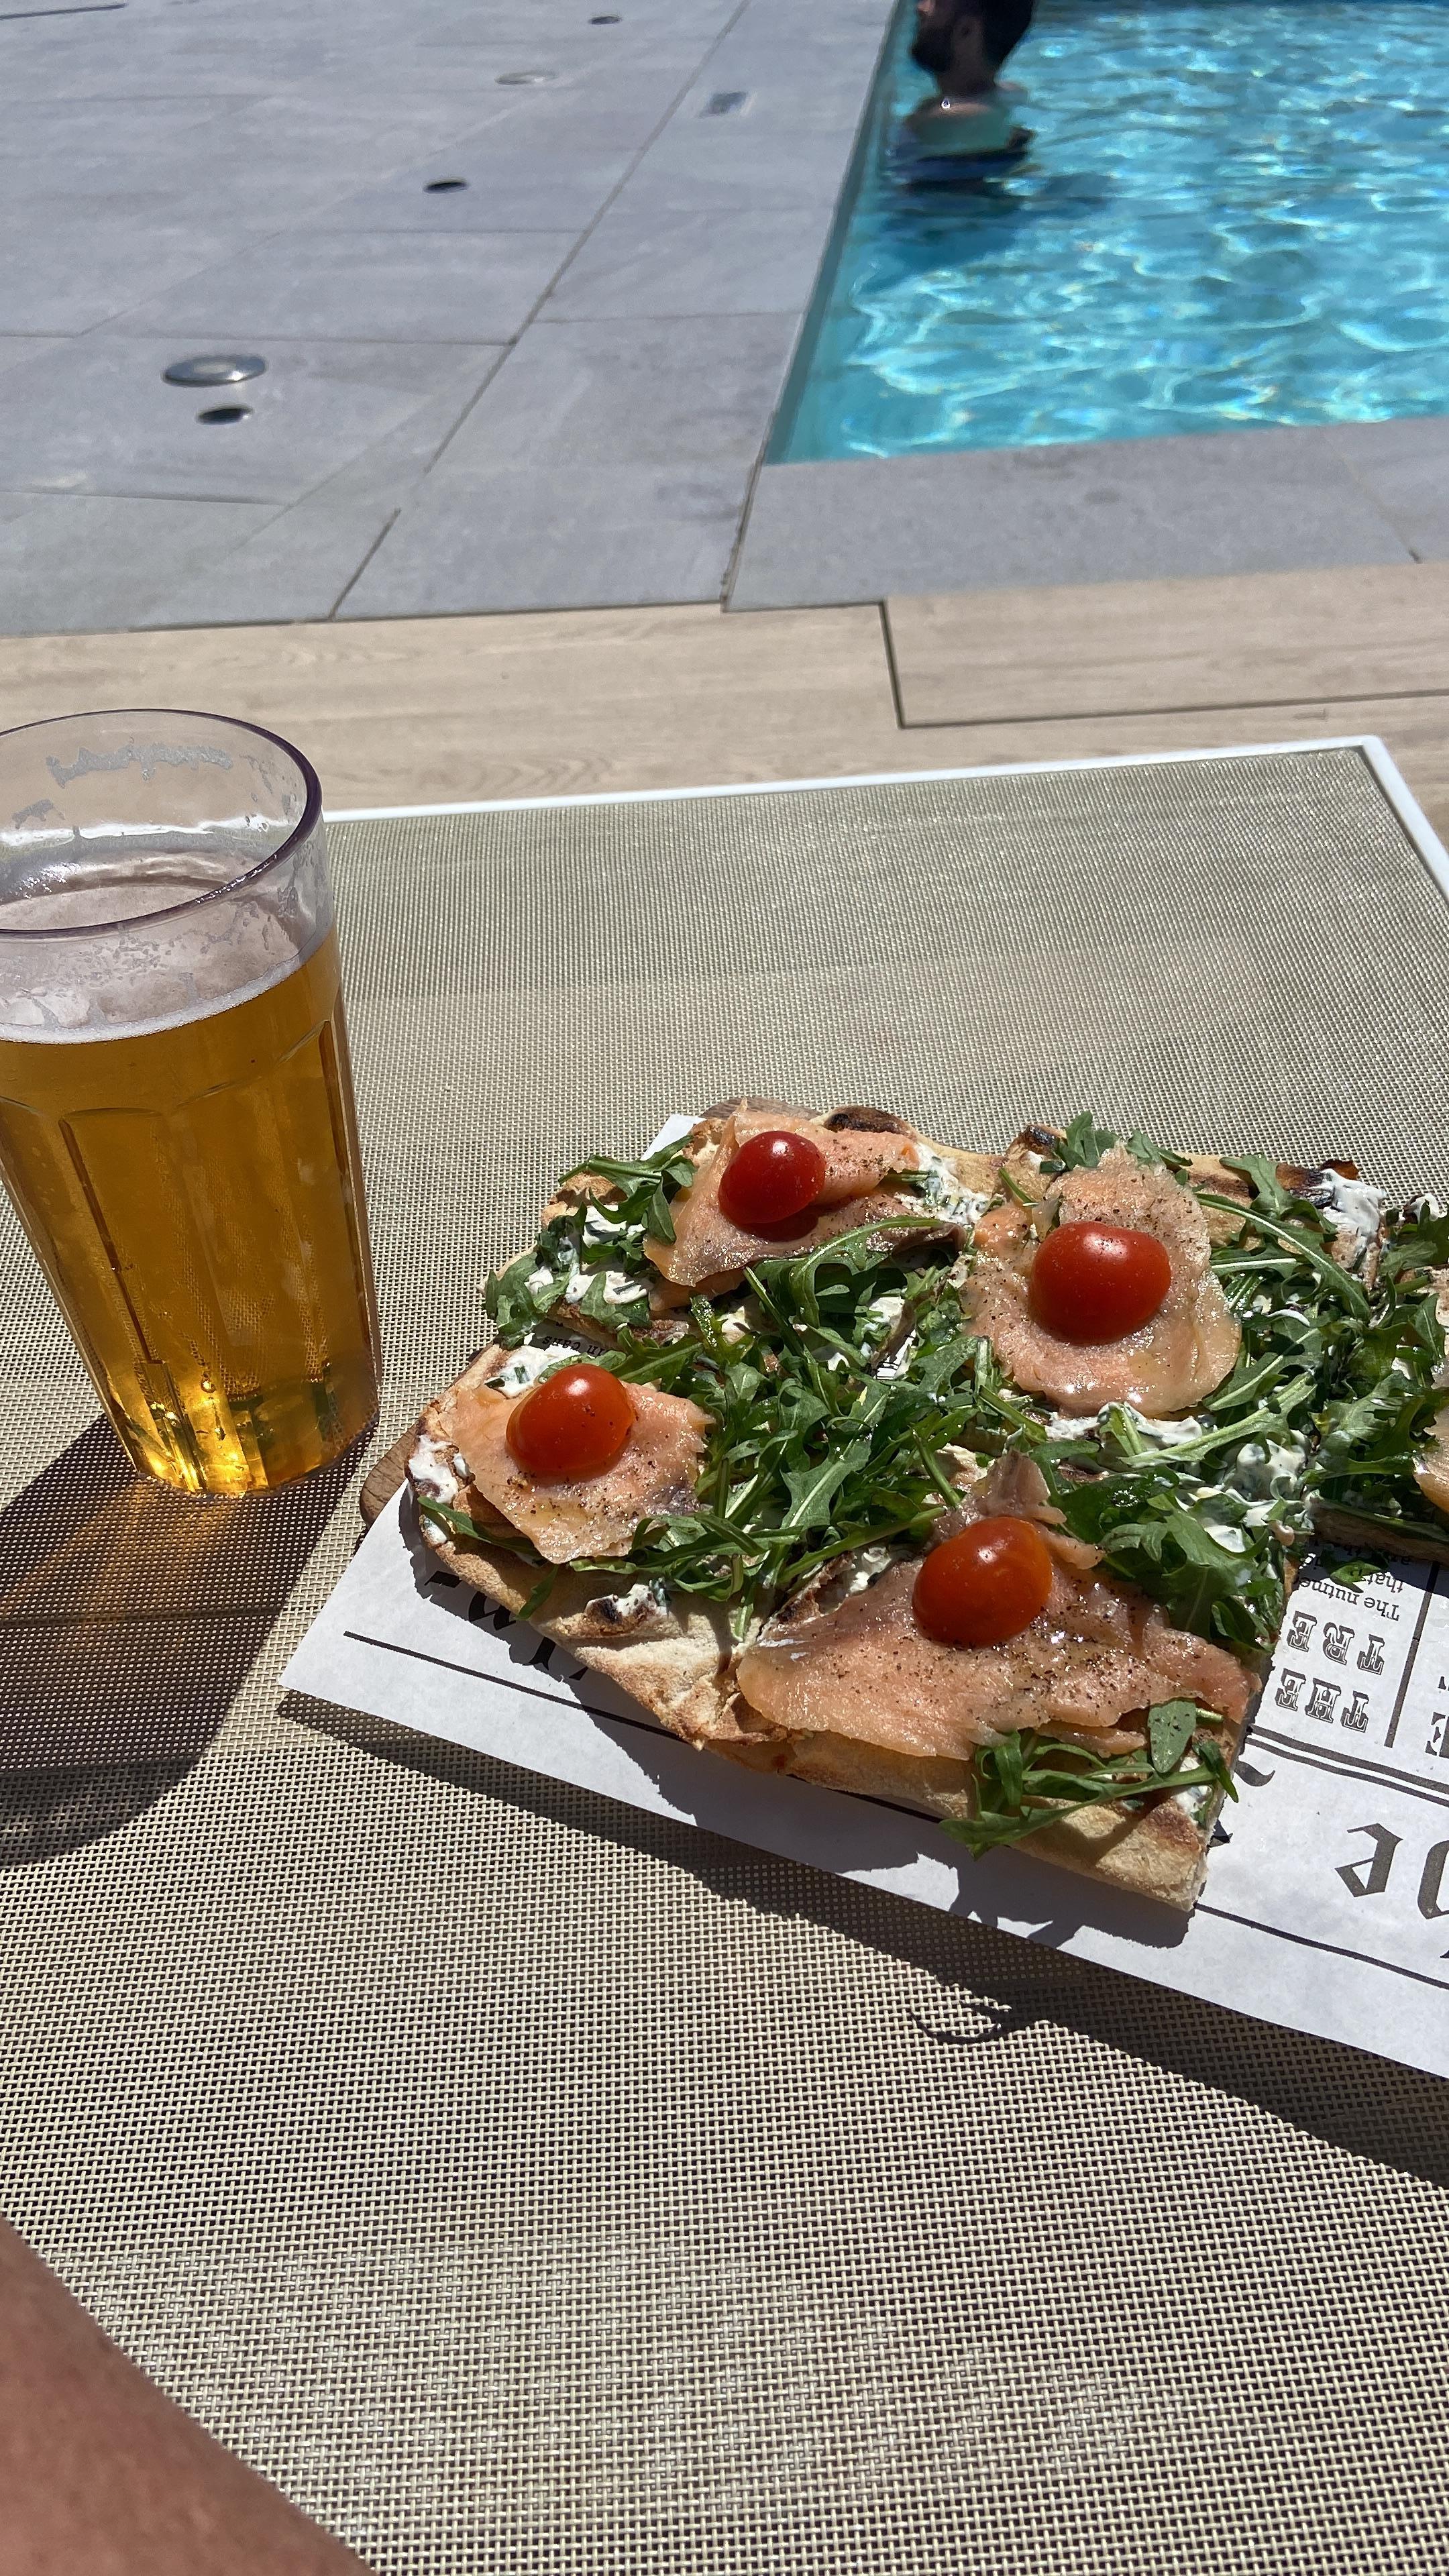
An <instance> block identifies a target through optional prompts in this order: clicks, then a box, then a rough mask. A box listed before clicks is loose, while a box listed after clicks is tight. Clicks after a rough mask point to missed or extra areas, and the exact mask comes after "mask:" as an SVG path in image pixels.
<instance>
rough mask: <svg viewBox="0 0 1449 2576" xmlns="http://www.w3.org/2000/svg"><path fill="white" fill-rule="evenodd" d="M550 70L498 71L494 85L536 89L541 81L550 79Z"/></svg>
mask: <svg viewBox="0 0 1449 2576" xmlns="http://www.w3.org/2000/svg"><path fill="white" fill-rule="evenodd" d="M553 78H554V74H553V73H552V72H500V73H499V75H498V78H497V81H496V83H495V84H494V86H495V87H496V88H498V89H537V88H538V86H539V84H540V83H541V82H542V81H551V80H552V79H553Z"/></svg>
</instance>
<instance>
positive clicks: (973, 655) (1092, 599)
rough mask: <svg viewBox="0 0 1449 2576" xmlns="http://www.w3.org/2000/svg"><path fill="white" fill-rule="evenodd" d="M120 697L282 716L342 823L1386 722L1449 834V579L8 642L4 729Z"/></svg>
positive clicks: (1292, 735) (1386, 571) (1270, 579)
mask: <svg viewBox="0 0 1449 2576" xmlns="http://www.w3.org/2000/svg"><path fill="white" fill-rule="evenodd" d="M124 705H133V706H134V705H143V706H144V705H150V706H203V707H212V708H217V709H220V710H223V711H225V712H227V713H229V714H235V715H244V716H250V717H252V718H253V719H254V720H255V721H257V722H259V723H262V724H266V725H269V726H271V727H272V728H274V729H275V730H276V731H277V732H279V733H282V734H285V735H287V736H288V737H290V738H291V739H292V740H294V741H296V742H298V743H299V744H301V745H302V747H303V748H304V749H305V750H306V751H307V752H308V753H309V754H310V756H311V758H312V759H313V760H314V761H315V763H316V765H317V768H318V770H319V771H320V773H321V777H322V783H323V788H324V792H325V795H326V799H327V803H328V805H329V807H331V808H332V809H334V810H337V809H342V808H347V807H356V806H369V805H394V804H397V805H402V804H423V803H433V802H438V803H443V802H450V801H453V800H458V801H466V800H469V799H473V798H479V799H482V798H488V797H508V796H549V795H569V794H581V793H588V792H590V791H608V790H610V789H616V788H629V787H671V786H701V785H709V784H711V783H719V784H725V783H732V782H737V781H745V780H752V779H768V778H792V777H794V778H800V777H838V776H841V775H846V774H849V773H851V772H856V771H872V770H896V769H903V770H904V769H936V768H950V767H955V766H960V765H969V764H975V763H978V762H979V763H996V762H1008V761H1017V760H1053V759H1071V758H1077V757H1081V756H1083V755H1087V754H1092V753H1108V752H1132V751H1157V750H1171V749H1185V748H1208V747H1212V746H1215V745H1218V744H1241V743H1253V742H1282V741H1290V740H1307V739H1312V738H1314V737H1316V736H1320V735H1329V734H1352V733H1377V734H1381V735H1382V736H1383V737H1384V739H1385V740H1386V741H1387V742H1388V745H1389V748H1390V750H1391V751H1392V752H1393V753H1394V755H1395V757H1396V759H1397V760H1398V761H1399V764H1400V766H1401V767H1402V769H1403V770H1404V772H1405V774H1406V776H1407V777H1408V779H1409V782H1410V785H1411V786H1412V787H1413V788H1414V789H1415V791H1416V793H1417V794H1418V796H1419V797H1420V800H1421V801H1422V802H1423V803H1424V805H1425V806H1426V807H1427V809H1428V811H1429V813H1430V815H1431V817H1432V818H1433V819H1434V820H1435V821H1436V822H1437V823H1438V825H1439V827H1440V829H1441V830H1443V831H1444V832H1445V833H1446V834H1449V566H1444V565H1433V564H1423V565H1413V566H1407V567H1405V566H1386V567H1382V568H1379V567H1368V568H1355V569H1353V570H1350V571H1345V572H1342V573H1316V572H1315V573H1288V574H1260V575H1252V576H1246V577H1241V578H1237V579H1233V580H1217V581H1203V582H1186V581H1174V582H1153V583H1140V582H1133V583H1120V584H1096V585H1093V586H1091V587H1089V588H1075V589H1072V590H1069V591H1043V590H1033V591H1017V592H1009V591H1008V592H995V593H976V594H970V595H968V594H957V595H956V596H955V597H949V598H945V599H938V600H910V601H898V602H893V603H891V604H890V605H889V607H887V608H885V609H879V608H875V607H854V608H822V609H803V610H782V611H775V612H768V613H758V614H752V615H735V616H729V617H726V616H723V615H721V614H720V612H719V611H717V610H715V609H713V608H707V607H684V608H641V609H604V610H581V611H569V612H559V613H543V614H538V615H530V616H517V617H513V616H500V617H464V618H429V619H389V620H379V621H376V622H373V623H363V622H358V623H356V624H346V625H343V624H319V625H293V626H254V627H222V628H206V629H187V630H181V631H176V632H170V633H166V632H154V631H153V632H148V633H141V634H105V635H60V636H40V637H35V636H30V637H25V638H9V639H0V726H8V725H17V724H24V723H27V722H30V721H32V720H34V719H36V718H39V717H42V716H46V715H55V714H61V713H65V712H67V711H69V710H73V709H77V708H83V707H102V706H124Z"/></svg>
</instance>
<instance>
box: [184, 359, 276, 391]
mask: <svg viewBox="0 0 1449 2576" xmlns="http://www.w3.org/2000/svg"><path fill="white" fill-rule="evenodd" d="M161 372H162V378H163V381H164V382H165V383H166V384H168V385H244V384H245V383H246V381H247V378H248V377H249V376H264V375H265V374H266V372H267V362H266V359H265V358H256V357H242V358H237V357H210V358H173V359H172V362H171V364H170V366H169V367H163V369H162V371H161Z"/></svg>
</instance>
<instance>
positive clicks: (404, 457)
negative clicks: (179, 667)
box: [154, 384, 469, 626]
mask: <svg viewBox="0 0 1449 2576" xmlns="http://www.w3.org/2000/svg"><path fill="white" fill-rule="evenodd" d="M468 399H469V389H468V388H467V387H465V386H463V385H460V384H454V385H451V386H446V387H444V388H442V389H441V390H440V391H439V392H437V393H435V394H433V395H431V396H430V397H429V399H428V400H427V401H426V402H425V403H421V404H419V406H418V408H417V410H416V411H414V412H411V413H410V414H409V416H408V418H407V419H406V420H405V421H404V422H403V423H402V424H401V426H400V427H399V428H397V429H395V430H393V431H392V432H390V434H389V435H388V436H387V437H386V438H380V439H378V440H377V441H376V442H375V443H374V444H373V445H372V446H371V447H369V448H368V449H367V450H366V451H365V453H364V454H362V455H361V456H358V457H356V458H354V460H353V462H352V463H351V464H350V465H346V466H344V467H343V468H342V470H341V472H340V473H337V474H334V475H333V476H331V478H330V479H329V480H328V481H327V482H325V483H323V484H320V485H319V486H318V487H317V489H316V490H315V491H312V492H309V493H307V494H306V495H305V496H304V498H303V499H302V500H300V501H297V502H295V503H294V504H293V506H292V507H291V508H290V509H287V510H283V511H281V512H279V513H278V514H277V516H276V517H274V518H268V519H266V520H265V521H264V522H263V523H262V524H261V525H259V526H258V527H257V528H256V529H255V530H253V531H248V530H240V531H238V534H237V537H236V540H235V542H233V543H230V544H229V545H228V546H227V548H226V549H225V551H223V552H220V553H214V554H209V555H207V556H206V557H205V558H204V559H203V560H202V561H201V562H200V563H199V565H198V566H197V568H196V569H195V570H194V571H193V572H190V573H187V574H183V575H181V576H180V577H179V578H178V579H177V580H176V581H175V582H174V583H172V584H171V585H170V586H169V587H168V589H167V592H166V599H165V616H164V618H157V619H156V620H155V621H154V622H156V623H158V624H161V623H175V624H179V625H183V626H192V625H195V626H252V625H266V624H269V623H273V622H275V621H276V620H278V619H292V618H306V619H312V618H318V619H320V618H326V617H330V616H331V615H332V614H333V612H334V610H335V609H336V606H337V603H338V601H339V600H340V599H341V597H342V596H343V593H344V592H345V591H346V590H347V589H348V588H349V586H350V585H351V583H352V581H353V580H354V578H355V577H356V575H357V574H358V573H359V572H360V571H361V569H362V566H363V565H364V563H365V562H366V561H367V559H368V557H369V556H370V555H371V553H372V552H373V550H374V548H375V547H376V545H377V544H378V542H379V540H380V539H381V538H382V537H383V536H384V535H385V534H386V532H387V530H388V529H389V528H390V527H391V525H392V523H393V521H394V519H395V518H396V517H397V515H398V510H399V506H400V503H401V500H402V498H403V496H404V495H405V494H406V493H408V492H409V491H411V490H413V489H415V488H416V486H417V485H418V483H419V482H420V480H421V478H422V476H423V475H424V474H425V472H426V471H427V468H428V466H429V465H430V464H431V462H432V460H433V457H434V456H435V455H436V453H437V451H438V449H439V448H440V447H441V446H442V444H443V442H444V440H445V439H446V438H447V436H448V433H449V431H450V430H451V429H452V428H453V427H454V425H455V423H456V421H457V419H458V415H459V411H460V409H461V408H463V406H464V405H465V403H466V402H467V400H468Z"/></svg>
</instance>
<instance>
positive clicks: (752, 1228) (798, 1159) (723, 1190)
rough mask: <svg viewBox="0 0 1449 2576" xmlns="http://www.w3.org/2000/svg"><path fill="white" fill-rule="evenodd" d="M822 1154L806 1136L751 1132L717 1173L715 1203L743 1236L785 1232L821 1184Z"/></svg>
mask: <svg viewBox="0 0 1449 2576" xmlns="http://www.w3.org/2000/svg"><path fill="white" fill-rule="evenodd" d="M825 1170H826V1165H825V1157H824V1155H823V1154H822V1153H821V1151H820V1148H819V1146H818V1145H817V1144H815V1143H813V1142H812V1140H811V1138H810V1137H808V1136H797V1135H795V1134H793V1133H792V1132H791V1130H790V1129H789V1128H788V1127H772V1128H770V1129H769V1131H768V1132H767V1133H766V1134H764V1135H761V1136H751V1137H750V1138H749V1139H748V1140H747V1142H746V1143H745V1144H743V1145H741V1147H740V1149H739V1152H738V1153H737V1154H734V1155H732V1156H731V1158H730V1160H729V1162H728V1163H727V1164H726V1166H725V1168H724V1171H723V1172H722V1173H721V1175H720V1185H719V1203H720V1207H721V1208H722V1210H723V1212H724V1214H725V1215H726V1216H727V1217H728V1218H729V1221H730V1223H731V1225H737V1226H739V1227H740V1229H741V1231H742V1232H743V1233H745V1234H763V1233H764V1232H765V1231H766V1229H767V1228H768V1227H772V1226H779V1227H780V1228H781V1229H782V1231H784V1230H787V1229H788V1228H789V1226H790V1224H791V1222H792V1220H793V1219H794V1218H796V1217H803V1216H804V1214H805V1212H806V1210H807V1208H811V1207H813V1206H814V1204H815V1201H816V1200H817V1199H818V1198H819V1196H820V1193H821V1190H822V1189H823V1188H824V1186H825Z"/></svg>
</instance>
